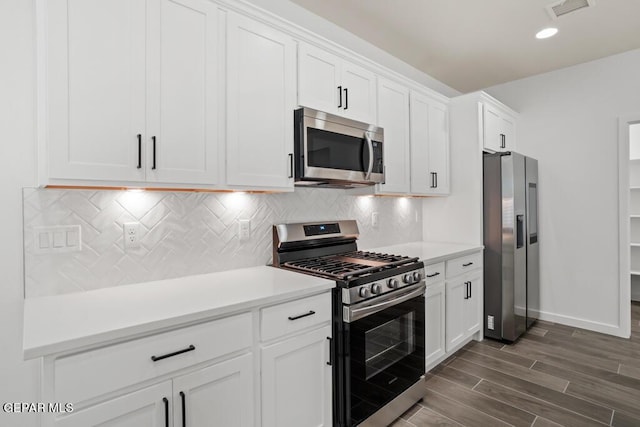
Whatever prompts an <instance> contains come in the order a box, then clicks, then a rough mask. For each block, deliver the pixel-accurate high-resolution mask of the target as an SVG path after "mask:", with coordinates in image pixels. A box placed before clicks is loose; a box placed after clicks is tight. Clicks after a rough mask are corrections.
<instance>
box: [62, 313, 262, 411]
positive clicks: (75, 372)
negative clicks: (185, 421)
mask: <svg viewBox="0 0 640 427" xmlns="http://www.w3.org/2000/svg"><path fill="white" fill-rule="evenodd" d="M251 319H252V316H251V314H250V313H245V314H240V315H237V316H231V317H227V318H224V319H220V320H215V321H212V322H207V323H202V324H199V325H194V326H190V327H187V328H182V329H177V330H174V331H170V332H165V333H162V334H157V335H152V336H149V337H146V338H140V339H137V340H133V341H128V342H124V343H121V344H115V345H112V346H109V347H103V348H100V349H96V350H91V351H87V352H84V353H79V354H75V355H72V356H68V357H61V358H59V359H57V360H56V361H55V362H54V372H55V373H54V375H55V376H54V381H55V382H54V390H55V392H54V393H55V398H56V401H58V402H72V403H77V402H80V401H84V400H88V399H91V398H94V397H97V396H100V395H102V394H105V393H109V392H111V391H115V390H118V389H121V388H123V387H127V386H130V385H134V384H137V383H139V382H142V381H147V380H150V379H153V378H155V377H157V376H160V375H164V374H167V373H170V372H173V371H176V370H178V369H182V368H186V367H189V366H191V365H195V364H197V363H201V362H205V361H207V360H210V359H214V358H216V357H220V356H224V355H225V354H228V353H232V352H234V351H237V350H242V349H243V348H248V347H250V346H251V344H252V335H251V324H252V320H251ZM191 347H193V349H191ZM183 350H188V351H184V352H181V351H183ZM172 354H173V355H172ZM152 356H154V357H155V358H156V360H155V361H154V360H152ZM162 356H168V357H162Z"/></svg>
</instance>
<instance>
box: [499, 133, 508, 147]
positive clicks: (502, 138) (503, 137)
mask: <svg viewBox="0 0 640 427" xmlns="http://www.w3.org/2000/svg"><path fill="white" fill-rule="evenodd" d="M506 147H507V137H506V135H505V134H504V133H501V134H500V148H506Z"/></svg>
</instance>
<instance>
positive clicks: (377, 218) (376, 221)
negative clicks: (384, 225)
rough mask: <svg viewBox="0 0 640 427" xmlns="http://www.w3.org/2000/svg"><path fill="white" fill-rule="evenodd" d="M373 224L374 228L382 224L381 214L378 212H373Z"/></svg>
mask: <svg viewBox="0 0 640 427" xmlns="http://www.w3.org/2000/svg"><path fill="white" fill-rule="evenodd" d="M371 226H372V227H373V228H378V227H379V226H380V215H378V212H372V213H371Z"/></svg>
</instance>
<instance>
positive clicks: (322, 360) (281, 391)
mask: <svg viewBox="0 0 640 427" xmlns="http://www.w3.org/2000/svg"><path fill="white" fill-rule="evenodd" d="M327 337H331V326H325V327H323V328H320V329H316V330H314V331H312V332H309V333H306V334H304V335H300V336H297V337H294V338H290V339H288V340H285V341H281V342H279V343H276V344H273V345H270V346H266V347H263V348H262V426H263V427H321V426H324V427H330V426H331V425H332V415H331V405H332V401H331V396H332V386H331V366H329V364H328V363H327V362H328V361H329V357H330V354H329V350H330V349H329V340H328V339H327Z"/></svg>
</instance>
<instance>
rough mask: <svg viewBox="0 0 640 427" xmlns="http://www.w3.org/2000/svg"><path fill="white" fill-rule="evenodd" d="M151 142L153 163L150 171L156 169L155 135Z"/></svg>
mask: <svg viewBox="0 0 640 427" xmlns="http://www.w3.org/2000/svg"><path fill="white" fill-rule="evenodd" d="M151 141H152V143H153V162H152V164H151V169H155V168H156V137H155V135H154V136H152V137H151Z"/></svg>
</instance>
